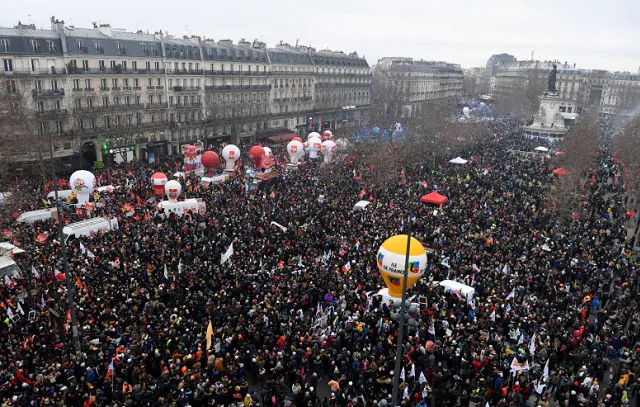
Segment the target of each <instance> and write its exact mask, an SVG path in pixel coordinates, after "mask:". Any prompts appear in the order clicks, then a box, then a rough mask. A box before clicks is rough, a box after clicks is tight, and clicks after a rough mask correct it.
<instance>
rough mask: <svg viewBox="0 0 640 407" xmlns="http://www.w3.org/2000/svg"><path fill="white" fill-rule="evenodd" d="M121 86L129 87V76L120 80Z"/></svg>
mask: <svg viewBox="0 0 640 407" xmlns="http://www.w3.org/2000/svg"><path fill="white" fill-rule="evenodd" d="M122 86H124V87H125V88H128V87H129V78H124V79H123V80H122Z"/></svg>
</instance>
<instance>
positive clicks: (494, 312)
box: [489, 310, 496, 322]
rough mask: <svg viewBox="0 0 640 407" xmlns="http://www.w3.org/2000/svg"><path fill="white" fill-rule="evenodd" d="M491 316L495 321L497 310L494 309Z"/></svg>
mask: <svg viewBox="0 0 640 407" xmlns="http://www.w3.org/2000/svg"><path fill="white" fill-rule="evenodd" d="M489 318H491V320H492V321H493V322H496V310H493V312H491V315H489Z"/></svg>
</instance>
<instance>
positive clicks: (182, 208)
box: [157, 199, 207, 216]
mask: <svg viewBox="0 0 640 407" xmlns="http://www.w3.org/2000/svg"><path fill="white" fill-rule="evenodd" d="M157 209H158V212H162V211H164V213H165V214H167V215H168V214H170V213H175V214H176V215H178V216H182V215H184V214H185V213H189V212H197V213H199V214H201V215H204V214H205V213H206V212H207V204H206V203H205V202H203V201H202V199H185V200H184V201H178V202H169V201H162V202H160V203H158V206H157Z"/></svg>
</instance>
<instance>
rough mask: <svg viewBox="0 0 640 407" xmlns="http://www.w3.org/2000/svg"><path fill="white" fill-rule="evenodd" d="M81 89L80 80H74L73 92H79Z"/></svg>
mask: <svg viewBox="0 0 640 407" xmlns="http://www.w3.org/2000/svg"><path fill="white" fill-rule="evenodd" d="M78 89H80V79H74V80H73V90H78Z"/></svg>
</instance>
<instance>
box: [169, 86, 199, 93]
mask: <svg viewBox="0 0 640 407" xmlns="http://www.w3.org/2000/svg"><path fill="white" fill-rule="evenodd" d="M199 90H200V86H174V87H173V91H174V92H197V91H199Z"/></svg>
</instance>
